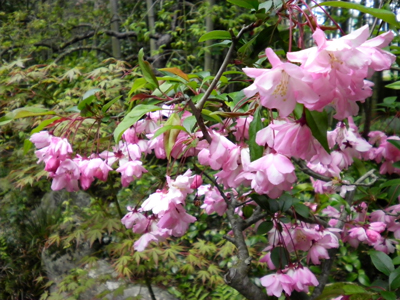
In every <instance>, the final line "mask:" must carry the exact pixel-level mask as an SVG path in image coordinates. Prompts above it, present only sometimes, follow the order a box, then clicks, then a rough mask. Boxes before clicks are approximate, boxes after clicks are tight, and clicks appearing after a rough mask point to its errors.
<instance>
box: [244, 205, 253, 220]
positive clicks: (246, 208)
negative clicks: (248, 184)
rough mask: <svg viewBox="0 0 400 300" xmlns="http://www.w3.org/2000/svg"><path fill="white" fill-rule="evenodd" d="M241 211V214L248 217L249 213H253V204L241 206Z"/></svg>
mask: <svg viewBox="0 0 400 300" xmlns="http://www.w3.org/2000/svg"><path fill="white" fill-rule="evenodd" d="M242 211H243V215H244V216H245V217H246V218H250V217H251V215H252V214H253V211H254V206H253V205H246V206H244V207H243V208H242Z"/></svg>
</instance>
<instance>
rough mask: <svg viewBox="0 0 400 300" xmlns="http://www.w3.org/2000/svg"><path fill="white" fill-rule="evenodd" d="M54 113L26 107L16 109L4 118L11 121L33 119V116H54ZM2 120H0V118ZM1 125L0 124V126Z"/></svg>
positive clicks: (43, 109)
mask: <svg viewBox="0 0 400 300" xmlns="http://www.w3.org/2000/svg"><path fill="white" fill-rule="evenodd" d="M55 114H56V113H55V112H54V111H51V110H50V111H49V110H48V109H45V108H41V107H36V106H28V107H23V108H18V109H15V110H13V111H12V112H10V113H9V114H7V115H6V116H10V117H12V119H14V120H15V119H21V118H26V117H35V116H45V115H55ZM1 119H2V118H1ZM1 119H0V120H1ZM0 125H2V124H0Z"/></svg>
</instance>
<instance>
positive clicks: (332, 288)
mask: <svg viewBox="0 0 400 300" xmlns="http://www.w3.org/2000/svg"><path fill="white" fill-rule="evenodd" d="M345 285H347V283H344V282H337V283H331V284H327V285H326V286H325V288H324V290H323V291H322V294H321V295H320V296H318V297H317V298H315V300H328V299H332V298H335V297H338V296H341V295H344V290H343V287H344V286H345Z"/></svg>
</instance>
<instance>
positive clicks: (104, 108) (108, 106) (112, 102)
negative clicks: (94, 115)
mask: <svg viewBox="0 0 400 300" xmlns="http://www.w3.org/2000/svg"><path fill="white" fill-rule="evenodd" d="M121 97H122V95H121V96H118V97H115V98H114V99H112V100H111V101H110V102H108V103H107V104H106V105H104V106H103V108H102V109H101V111H102V112H103V113H106V112H107V110H108V109H109V108H110V107H111V106H112V105H113V104H114V103H115V102H117V101H118V100H119V99H120V98H121Z"/></svg>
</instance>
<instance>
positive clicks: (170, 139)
mask: <svg viewBox="0 0 400 300" xmlns="http://www.w3.org/2000/svg"><path fill="white" fill-rule="evenodd" d="M171 125H173V126H179V127H181V128H183V129H184V130H185V131H186V129H185V128H184V127H182V126H180V125H181V119H180V118H179V116H178V114H177V113H173V114H172V115H170V116H169V118H168V120H167V122H165V124H164V127H165V126H171ZM180 131H181V130H180V129H169V130H167V131H165V132H164V149H165V153H166V155H167V158H168V160H170V159H171V151H172V148H173V147H174V145H175V141H176V138H177V137H178V134H179V132H180Z"/></svg>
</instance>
